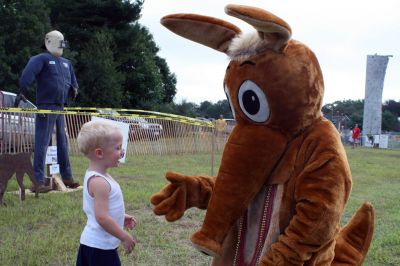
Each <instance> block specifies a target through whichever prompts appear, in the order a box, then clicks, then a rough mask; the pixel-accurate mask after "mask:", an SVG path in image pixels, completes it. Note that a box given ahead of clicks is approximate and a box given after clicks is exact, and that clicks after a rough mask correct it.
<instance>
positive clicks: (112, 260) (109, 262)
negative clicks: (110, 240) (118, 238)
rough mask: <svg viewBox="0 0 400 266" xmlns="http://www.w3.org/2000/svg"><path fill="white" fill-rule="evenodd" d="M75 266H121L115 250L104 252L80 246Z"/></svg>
mask: <svg viewBox="0 0 400 266" xmlns="http://www.w3.org/2000/svg"><path fill="white" fill-rule="evenodd" d="M76 266H121V261H120V259H119V256H118V252H117V249H110V250H104V249H99V248H92V247H88V246H85V245H82V244H80V246H79V251H78V257H77V258H76Z"/></svg>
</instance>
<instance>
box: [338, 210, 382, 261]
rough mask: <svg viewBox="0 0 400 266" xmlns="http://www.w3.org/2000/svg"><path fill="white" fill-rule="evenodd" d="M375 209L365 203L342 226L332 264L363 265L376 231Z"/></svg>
mask: <svg viewBox="0 0 400 266" xmlns="http://www.w3.org/2000/svg"><path fill="white" fill-rule="evenodd" d="M374 217H375V214H374V209H373V207H372V205H371V204H370V203H364V204H363V205H362V206H361V207H360V208H359V209H358V210H357V212H356V213H355V214H354V216H353V217H352V218H351V219H350V221H349V222H348V223H347V225H346V226H345V227H344V228H342V230H341V231H340V233H339V235H338V236H337V238H336V246H335V259H334V261H333V262H332V265H335V266H338V265H361V264H362V262H363V261H364V259H365V257H366V255H367V252H368V248H369V246H370V244H371V240H372V234H373V231H374V227H375V226H374Z"/></svg>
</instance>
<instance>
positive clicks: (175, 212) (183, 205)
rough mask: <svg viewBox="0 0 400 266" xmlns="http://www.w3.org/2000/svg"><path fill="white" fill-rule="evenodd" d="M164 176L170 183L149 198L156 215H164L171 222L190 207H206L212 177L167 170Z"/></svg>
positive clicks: (211, 185)
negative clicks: (186, 174) (187, 174)
mask: <svg viewBox="0 0 400 266" xmlns="http://www.w3.org/2000/svg"><path fill="white" fill-rule="evenodd" d="M166 178H167V179H168V180H169V181H170V182H171V183H170V184H168V185H166V186H165V187H164V188H163V189H162V190H161V191H159V192H158V193H156V194H154V195H153V196H152V197H151V199H150V201H151V203H152V204H153V205H154V210H153V211H154V213H155V214H156V215H165V219H167V220H168V221H170V222H172V221H175V220H178V219H179V218H181V217H182V216H183V214H184V212H185V211H186V210H187V209H189V208H191V207H198V208H200V209H206V208H207V206H208V201H209V200H210V197H211V194H212V190H213V188H214V183H215V178H214V177H206V176H185V175H182V174H179V173H175V172H167V174H166Z"/></svg>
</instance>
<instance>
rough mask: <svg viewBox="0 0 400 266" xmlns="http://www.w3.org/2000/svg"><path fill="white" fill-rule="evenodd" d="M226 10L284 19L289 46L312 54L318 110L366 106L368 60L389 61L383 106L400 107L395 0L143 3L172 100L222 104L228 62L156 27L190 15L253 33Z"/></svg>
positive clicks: (399, 6) (399, 4)
mask: <svg viewBox="0 0 400 266" xmlns="http://www.w3.org/2000/svg"><path fill="white" fill-rule="evenodd" d="M227 4H241V5H249V6H254V7H258V8H262V9H265V10H267V11H269V12H271V13H273V14H275V15H277V16H278V17H280V18H282V19H283V20H285V21H286V22H287V23H288V24H289V25H290V26H291V28H292V39H296V40H298V41H301V42H302V43H304V44H306V45H307V46H308V47H309V48H311V50H313V52H314V53H315V54H316V56H317V58H318V61H319V63H320V66H321V69H322V73H323V76H324V83H325V96H324V101H323V102H324V104H327V103H332V102H334V101H337V100H338V101H342V100H348V99H351V100H358V99H364V96H365V80H366V62H367V55H374V54H378V55H391V56H392V57H390V58H389V63H388V66H387V69H386V77H385V81H384V88H383V96H382V101H386V100H389V99H392V100H396V101H399V100H400V15H399V10H400V1H399V0H380V1H376V0H363V1H361V0H352V1H349V0H336V1H320V0H303V1H298V0H262V1H261V0H251V1H250V0H247V1H225V0H145V2H144V5H143V9H142V17H141V19H140V20H139V22H140V23H141V24H142V25H143V26H145V27H147V28H148V29H149V31H150V33H151V34H152V35H153V38H154V41H155V42H156V44H157V46H158V47H159V48H160V51H159V53H158V55H159V56H160V57H162V58H164V59H166V61H167V63H168V66H169V68H170V71H171V72H173V73H175V75H176V77H177V94H176V96H175V99H174V101H175V102H176V103H181V102H182V101H183V100H184V101H186V102H194V103H196V104H199V103H201V102H203V101H210V102H212V103H216V102H218V101H219V100H224V99H225V98H226V97H225V93H224V91H223V78H224V75H225V69H226V66H227V65H228V63H229V59H228V57H227V56H226V55H225V54H223V53H220V52H218V51H215V50H213V49H211V48H208V47H206V46H203V45H201V44H198V43H195V42H192V41H190V40H187V39H185V38H182V37H180V36H178V35H176V34H174V33H172V32H170V31H169V30H168V29H166V28H165V27H164V26H162V25H161V24H160V19H161V18H162V17H163V16H165V15H169V14H174V13H195V14H200V15H206V16H211V17H216V18H219V19H223V20H225V21H228V22H230V23H233V24H235V25H236V26H238V27H239V28H240V29H241V30H242V31H243V32H252V31H254V28H252V27H251V26H250V25H248V24H246V23H245V22H243V21H241V20H239V19H236V18H234V17H232V16H228V15H226V14H225V11H224V8H225V6H226V5H227Z"/></svg>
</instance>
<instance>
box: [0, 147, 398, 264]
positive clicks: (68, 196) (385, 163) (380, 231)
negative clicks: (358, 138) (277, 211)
mask: <svg viewBox="0 0 400 266" xmlns="http://www.w3.org/2000/svg"><path fill="white" fill-rule="evenodd" d="M347 152H348V158H349V162H350V166H351V169H352V174H353V190H352V194H351V197H350V201H349V203H348V206H347V209H346V212H345V214H344V216H343V222H346V221H347V220H348V219H349V218H350V217H351V215H352V214H353V213H354V212H355V211H356V210H357V208H358V207H359V206H360V205H361V204H362V203H363V202H364V201H370V202H372V204H373V205H374V207H375V210H376V225H375V226H376V227H375V233H374V237H373V243H372V246H371V248H370V251H369V254H368V257H367V260H366V261H365V263H364V265H374V266H375V265H400V226H399V225H400V211H399V210H400V209H399V207H398V199H399V198H400V197H399V196H398V195H399V192H398V191H399V190H400V160H399V159H400V150H395V151H394V150H378V149H355V150H352V149H347ZM219 159H220V157H219V156H216V158H215V160H216V161H219ZM71 162H72V166H73V171H74V175H75V177H76V179H78V180H79V181H82V177H83V174H84V171H85V169H86V166H87V160H86V159H85V158H83V157H81V156H72V157H71ZM168 169H171V170H175V171H179V172H182V173H185V174H188V175H190V174H205V175H209V174H211V156H210V155H209V154H203V155H184V156H183V155H179V156H136V157H131V158H128V161H127V163H126V164H124V165H121V166H120V167H119V168H115V169H112V171H111V174H112V175H113V176H114V177H115V178H116V179H117V180H118V181H119V183H120V184H121V187H122V190H123V192H124V198H125V205H126V209H127V212H128V213H131V214H133V215H134V216H135V217H136V218H137V220H138V226H137V228H136V229H135V230H134V231H133V234H134V235H135V237H136V238H137V239H138V245H137V246H136V248H135V250H134V252H133V253H131V254H125V253H124V252H123V251H122V249H120V255H121V259H122V263H123V265H208V264H209V263H210V258H209V257H207V256H205V255H203V254H201V253H200V252H198V251H196V250H195V249H194V248H193V247H192V246H191V245H190V241H189V238H190V235H191V234H192V233H193V232H195V231H196V230H197V229H198V228H199V226H200V224H201V221H202V219H203V217H204V212H203V211H200V210H197V209H193V210H189V211H188V212H186V214H185V216H184V217H183V218H182V219H181V220H179V221H177V222H175V223H168V222H166V221H165V219H164V218H162V217H157V216H155V215H154V214H153V213H152V210H151V208H152V206H151V204H150V203H149V198H150V196H151V195H152V194H153V193H154V192H156V191H158V190H159V189H160V188H162V187H163V185H164V184H165V183H166V182H165V179H164V177H163V176H164V174H165V171H167V170H168ZM215 169H217V167H216V168H215ZM215 169H214V172H216V170H215ZM25 184H26V186H29V182H28V178H26V177H25ZM17 189H18V186H17V183H16V181H15V178H13V179H12V181H10V183H9V185H8V189H7V190H8V191H16V190H17ZM81 193H82V191H76V192H72V193H49V194H41V195H40V197H39V198H38V199H36V198H34V197H33V196H27V198H26V200H25V201H24V202H20V201H19V197H18V195H16V194H13V193H6V195H5V196H4V202H5V203H6V204H7V206H4V207H0V265H5V266H8V265H24V266H25V265H74V263H75V258H76V253H77V248H78V246H79V237H80V234H81V232H82V229H83V227H84V224H85V222H86V220H85V216H84V214H83V212H82V202H81V201H82V198H81Z"/></svg>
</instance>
